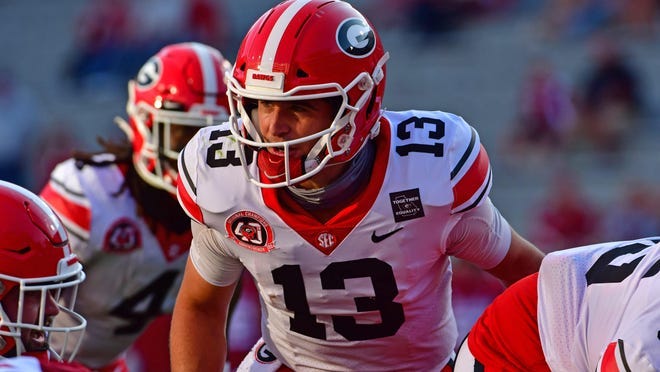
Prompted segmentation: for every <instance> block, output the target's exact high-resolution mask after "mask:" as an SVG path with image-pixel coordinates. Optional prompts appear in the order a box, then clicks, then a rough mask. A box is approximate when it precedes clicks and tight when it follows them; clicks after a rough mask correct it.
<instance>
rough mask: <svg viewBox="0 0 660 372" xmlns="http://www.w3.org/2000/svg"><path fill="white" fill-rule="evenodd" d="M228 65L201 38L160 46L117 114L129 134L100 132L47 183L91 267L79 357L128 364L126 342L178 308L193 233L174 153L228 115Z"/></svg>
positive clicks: (100, 364)
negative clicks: (92, 150)
mask: <svg viewBox="0 0 660 372" xmlns="http://www.w3.org/2000/svg"><path fill="white" fill-rule="evenodd" d="M229 68H230V63H229V62H228V61H226V60H225V59H224V58H223V56H222V54H221V53H220V52H219V51H218V50H216V49H214V48H211V47H209V46H206V45H203V44H199V43H180V44H173V45H169V46H166V47H164V48H163V49H161V50H160V51H159V52H158V53H157V54H156V55H155V56H153V57H152V58H151V59H149V60H148V61H147V62H146V63H145V64H144V66H143V67H142V68H141V69H140V71H139V72H138V74H137V77H136V78H135V79H134V80H131V81H130V82H129V83H128V96H129V98H128V103H127V113H128V117H129V121H128V123H127V122H125V121H123V120H121V119H118V120H116V121H117V123H118V124H119V126H120V127H121V129H123V130H124V131H125V132H126V135H127V141H126V142H125V143H110V142H108V141H103V140H100V141H99V142H100V143H101V145H103V147H104V152H102V153H97V154H84V153H79V154H76V155H74V157H73V158H71V159H68V160H66V161H64V162H62V163H60V164H59V165H57V166H56V168H55V169H54V170H53V172H52V174H51V178H50V181H49V182H48V184H47V185H46V186H45V188H44V189H43V190H42V191H41V196H42V197H43V198H44V199H45V200H46V201H47V202H48V203H50V204H51V206H52V207H53V209H54V210H55V211H56V212H57V213H58V214H59V215H60V217H61V218H62V220H63V222H64V225H65V226H66V228H67V229H68V231H69V234H70V236H71V246H72V248H73V250H74V251H75V252H76V253H77V254H78V256H79V257H80V259H81V261H82V263H83V264H84V265H85V270H86V272H87V274H88V278H87V281H86V282H85V284H84V285H82V286H81V288H80V294H79V311H80V312H81V313H82V314H83V315H84V316H85V318H86V319H87V322H88V325H87V332H86V333H85V338H84V340H83V341H82V346H81V348H80V350H79V353H78V356H77V361H79V362H81V363H83V364H84V365H86V366H89V367H90V368H93V369H96V370H100V371H127V366H126V362H125V360H124V352H125V351H126V350H127V349H128V348H129V346H130V345H131V344H132V343H133V342H134V341H135V339H136V338H137V337H138V336H139V335H140V333H141V332H142V331H143V330H144V329H145V327H146V326H147V325H148V324H149V323H150V322H151V321H152V320H153V319H154V318H155V317H157V316H158V315H160V314H164V313H168V312H171V311H172V308H173V305H174V299H175V297H176V292H177V290H178V288H179V284H180V281H181V277H182V272H183V268H184V266H185V262H186V257H187V256H188V251H189V248H190V240H191V237H192V236H191V232H190V219H189V218H188V217H187V216H186V214H185V213H184V212H183V211H182V209H181V207H180V206H179V205H178V202H177V200H176V196H175V194H176V191H175V190H176V180H177V169H176V159H177V156H178V154H179V151H180V150H181V149H182V148H183V146H184V145H185V144H186V142H188V140H189V139H190V138H191V137H192V135H193V134H194V133H195V132H196V131H197V130H198V129H199V128H201V127H204V126H207V125H211V124H218V123H221V122H223V121H225V120H226V119H227V114H228V107H227V95H226V85H225V83H224V80H223V79H224V74H225V72H226V71H228V70H229ZM60 341H61V339H60V338H55V339H54V340H53V342H54V343H55V344H57V345H59V342H60ZM164 357H165V358H167V355H164Z"/></svg>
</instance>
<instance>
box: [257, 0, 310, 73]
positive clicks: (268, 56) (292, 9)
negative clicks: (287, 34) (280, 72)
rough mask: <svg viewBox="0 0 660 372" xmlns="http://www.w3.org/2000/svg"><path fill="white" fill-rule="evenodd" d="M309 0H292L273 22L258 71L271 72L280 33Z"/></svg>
mask: <svg viewBox="0 0 660 372" xmlns="http://www.w3.org/2000/svg"><path fill="white" fill-rule="evenodd" d="M310 1H311V0H298V1H295V2H293V4H291V5H290V6H289V7H288V8H286V10H285V11H284V13H282V15H281V16H280V18H279V19H278V20H277V22H276V23H275V26H274V27H273V30H272V31H271V32H270V35H268V41H266V46H265V47H264V52H263V54H262V57H261V64H260V66H259V71H261V72H273V63H274V62H275V53H277V49H278V47H279V45H280V42H281V41H282V35H284V31H286V27H287V26H288V25H289V22H291V20H292V19H293V17H295V16H296V14H297V13H298V12H299V11H300V9H301V8H302V7H304V6H305V5H307V3H309V2H310Z"/></svg>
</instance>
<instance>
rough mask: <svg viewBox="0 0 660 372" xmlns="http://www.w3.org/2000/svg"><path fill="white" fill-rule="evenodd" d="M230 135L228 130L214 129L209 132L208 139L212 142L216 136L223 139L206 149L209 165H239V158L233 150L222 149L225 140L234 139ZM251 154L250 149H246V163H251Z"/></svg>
mask: <svg viewBox="0 0 660 372" xmlns="http://www.w3.org/2000/svg"><path fill="white" fill-rule="evenodd" d="M230 135H231V132H230V131H228V130H214V131H212V132H211V135H210V137H209V141H211V142H213V141H216V140H217V139H218V138H222V139H223V141H219V142H215V143H213V144H211V146H209V148H208V149H207V150H206V164H208V165H209V167H213V168H219V167H227V166H230V165H235V166H240V165H241V158H240V157H239V156H238V155H237V154H236V151H235V150H223V147H224V146H225V145H226V142H227V141H235V139H234V138H233V137H231V136H230ZM252 154H253V152H252V150H250V149H246V151H245V158H246V161H247V162H248V164H250V163H252Z"/></svg>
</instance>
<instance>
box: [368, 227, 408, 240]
mask: <svg viewBox="0 0 660 372" xmlns="http://www.w3.org/2000/svg"><path fill="white" fill-rule="evenodd" d="M401 229H403V226H401V227H399V228H398V229H394V230H392V231H390V232H388V233H386V234H383V235H376V232H375V231H374V232H372V233H371V241H372V242H374V243H380V242H382V241H383V240H385V239H387V238H389V237H390V236H392V235H394V234H396V233H398V232H399V231H401Z"/></svg>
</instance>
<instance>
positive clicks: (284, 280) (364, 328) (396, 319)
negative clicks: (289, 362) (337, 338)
mask: <svg viewBox="0 0 660 372" xmlns="http://www.w3.org/2000/svg"><path fill="white" fill-rule="evenodd" d="M272 274H273V279H274V281H275V283H276V284H280V285H282V289H283V291H284V303H285V305H286V307H287V309H289V310H291V311H293V318H290V328H291V330H292V331H294V332H297V333H300V334H303V335H305V336H309V337H314V338H317V339H321V340H325V339H326V333H325V326H324V325H323V323H319V322H317V321H316V316H314V315H313V314H312V313H311V312H310V309H309V304H308V303H307V295H306V292H305V283H304V281H303V275H302V271H301V270H300V265H284V266H280V267H278V268H277V269H275V270H273V272H272ZM320 276H321V287H322V288H323V289H327V290H333V289H338V290H343V289H345V288H346V286H345V284H346V283H345V281H346V279H354V278H370V279H371V284H372V285H373V289H374V296H369V297H356V298H354V299H353V300H354V301H355V307H356V309H357V311H358V312H364V311H378V312H380V318H381V322H380V323H377V324H359V323H357V322H356V321H355V318H353V317H352V316H343V315H333V316H332V325H333V328H334V330H335V331H336V332H337V333H339V334H340V335H342V336H344V337H345V338H346V339H347V340H350V341H358V340H370V339H374V338H380V337H387V336H392V335H394V334H396V332H397V331H398V330H399V328H401V325H402V324H403V322H404V320H405V317H404V314H403V305H401V304H400V303H398V302H394V298H395V297H396V295H397V294H398V293H399V291H398V289H397V286H396V280H395V279H394V273H393V272H392V267H391V266H390V265H389V264H388V263H386V262H383V261H381V260H378V259H376V258H363V259H360V260H354V261H345V262H334V263H331V264H330V265H328V267H326V268H325V269H324V270H323V271H321V274H320Z"/></svg>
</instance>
